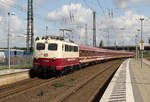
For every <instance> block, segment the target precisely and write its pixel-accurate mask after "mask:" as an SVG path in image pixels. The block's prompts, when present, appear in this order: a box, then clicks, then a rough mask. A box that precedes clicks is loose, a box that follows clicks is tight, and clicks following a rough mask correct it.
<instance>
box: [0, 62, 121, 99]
mask: <svg viewBox="0 0 150 102" xmlns="http://www.w3.org/2000/svg"><path fill="white" fill-rule="evenodd" d="M121 62H122V61H118V60H114V61H110V62H106V63H102V64H100V65H94V66H90V67H89V68H85V69H81V70H78V71H75V72H74V73H73V74H75V76H74V77H73V78H75V79H78V78H80V77H78V78H77V76H79V75H80V74H82V75H84V78H82V77H83V76H82V77H81V78H80V79H79V81H78V82H79V83H78V84H76V85H75V86H74V87H70V85H66V86H64V87H68V88H67V89H68V90H69V91H66V90H65V91H64V92H62V91H60V90H61V88H58V89H56V88H55V87H53V86H51V85H52V83H57V82H61V81H62V80H63V81H64V80H66V81H64V82H68V80H69V79H70V78H71V77H70V76H72V74H69V75H65V76H63V77H60V78H51V79H46V80H44V79H38V78H33V79H25V80H23V81H20V82H16V83H14V84H9V85H5V86H2V87H0V101H2V102H11V101H10V100H14V101H15V102H20V101H22V102H26V101H31V100H32V101H31V102H36V101H39V102H41V101H42V100H41V99H40V97H39V96H37V95H38V94H39V93H40V92H41V90H42V91H43V92H44V96H42V99H44V102H84V101H78V100H76V99H75V98H74V97H75V96H78V92H79V93H80V90H81V92H82V89H83V88H86V89H89V88H90V87H91V86H87V87H86V85H89V83H94V82H95V81H97V80H98V79H101V80H99V82H103V81H105V80H106V79H107V78H101V77H107V75H108V74H109V73H110V71H108V69H112V71H113V72H114V70H116V69H117V68H116V64H117V63H118V65H119V63H121ZM111 66H115V68H114V69H113V68H112V67H111ZM98 67H99V68H98ZM93 68H94V69H93ZM97 68H98V70H97V71H96V69H97ZM107 71H108V73H107V74H106V76H104V74H103V73H106V72H107ZM89 72H90V73H91V74H90V73H89ZM92 73H93V74H92ZM99 74H102V75H103V76H99ZM89 75H90V76H89ZM87 79H88V80H87ZM94 79H95V81H93V80H94ZM104 79H105V80H104ZM81 80H82V81H81ZM97 82H98V81H97ZM70 84H71V83H70ZM47 85H49V86H48V87H47ZM102 85H103V83H102V84H101V85H99V86H97V88H96V89H94V91H93V90H92V91H90V90H89V92H92V93H90V94H88V95H89V96H88V98H87V99H86V101H87V100H88V99H93V98H91V97H90V96H92V97H95V95H96V93H95V90H99V88H101V86H102ZM45 86H46V87H45ZM43 87H44V88H43ZM53 89H54V90H57V91H58V92H56V93H55V92H52V91H53ZM59 89H60V90H59ZM37 90H40V91H37ZM44 90H47V91H46V92H45V91H44ZM62 90H63V89H62ZM83 90H84V89H83ZM48 92H50V93H48ZM83 92H84V91H83ZM54 93H55V94H54ZM68 93H70V94H68ZM87 93H88V92H85V93H84V94H79V95H80V96H84V95H85V94H87ZM93 93H94V94H95V95H94V94H93ZM45 94H46V95H45ZM93 95H94V96H93ZM56 96H57V97H56ZM25 97H26V98H27V99H25V100H24V98H25ZM48 97H49V98H48ZM16 98H17V99H16ZM78 98H79V97H78ZM28 99H29V100H28ZM67 99H68V100H69V101H68V100H67ZM70 99H71V100H72V99H74V101H70ZM79 99H80V98H79ZM6 100H7V101H6ZM33 100H34V101H33ZM87 102H88V101H87ZM89 102H90V101H89Z"/></svg>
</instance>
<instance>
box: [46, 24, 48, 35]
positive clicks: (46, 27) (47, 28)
mask: <svg viewBox="0 0 150 102" xmlns="http://www.w3.org/2000/svg"><path fill="white" fill-rule="evenodd" d="M47 31H48V26H46V36H47Z"/></svg>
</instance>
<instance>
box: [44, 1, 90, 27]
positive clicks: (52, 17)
mask: <svg viewBox="0 0 150 102" xmlns="http://www.w3.org/2000/svg"><path fill="white" fill-rule="evenodd" d="M46 18H47V20H49V21H59V22H62V23H66V24H70V23H72V24H85V23H87V22H88V21H89V19H91V18H92V10H91V9H86V8H83V7H82V5H81V4H71V5H64V6H62V7H61V8H60V9H59V10H58V11H52V12H50V13H48V16H47V17H46Z"/></svg>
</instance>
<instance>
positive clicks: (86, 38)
mask: <svg viewBox="0 0 150 102" xmlns="http://www.w3.org/2000/svg"><path fill="white" fill-rule="evenodd" d="M87 40H88V37H87V24H85V45H88V43H87Z"/></svg>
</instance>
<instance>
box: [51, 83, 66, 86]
mask: <svg viewBox="0 0 150 102" xmlns="http://www.w3.org/2000/svg"><path fill="white" fill-rule="evenodd" d="M51 86H54V87H63V86H65V84H64V83H53V84H52V85H51Z"/></svg>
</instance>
